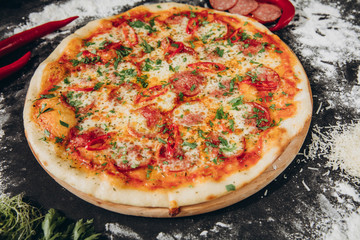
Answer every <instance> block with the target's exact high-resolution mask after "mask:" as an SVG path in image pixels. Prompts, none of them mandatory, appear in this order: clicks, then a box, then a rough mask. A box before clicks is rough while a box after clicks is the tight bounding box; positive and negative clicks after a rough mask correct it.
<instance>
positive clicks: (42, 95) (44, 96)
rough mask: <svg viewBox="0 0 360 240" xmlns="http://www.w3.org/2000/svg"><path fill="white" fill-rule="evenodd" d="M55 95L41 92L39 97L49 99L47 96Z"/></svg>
mask: <svg viewBox="0 0 360 240" xmlns="http://www.w3.org/2000/svg"><path fill="white" fill-rule="evenodd" d="M54 97H55V94H41V95H40V99H44V98H46V99H49V98H54Z"/></svg>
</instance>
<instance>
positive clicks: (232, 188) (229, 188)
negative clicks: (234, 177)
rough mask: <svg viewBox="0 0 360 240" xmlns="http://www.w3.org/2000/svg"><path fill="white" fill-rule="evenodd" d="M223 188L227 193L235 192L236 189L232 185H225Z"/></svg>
mask: <svg viewBox="0 0 360 240" xmlns="http://www.w3.org/2000/svg"><path fill="white" fill-rule="evenodd" d="M225 188H226V190H227V191H228V192H231V191H235V189H236V188H235V185H234V184H229V185H226V186H225Z"/></svg>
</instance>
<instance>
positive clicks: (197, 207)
mask: <svg viewBox="0 0 360 240" xmlns="http://www.w3.org/2000/svg"><path fill="white" fill-rule="evenodd" d="M309 127H310V119H309V120H308V121H307V122H306V123H305V125H304V128H303V130H302V131H301V132H300V133H299V134H298V135H297V136H296V137H295V138H293V140H292V141H291V142H290V144H289V145H288V146H287V147H286V148H285V150H284V152H283V153H282V154H281V155H280V156H279V157H278V158H277V159H276V160H275V161H274V162H273V163H272V164H271V165H270V166H269V167H268V168H267V169H266V170H265V171H264V172H263V173H262V174H260V175H259V176H258V177H257V178H255V179H254V180H252V181H251V182H250V183H249V184H247V185H245V186H243V187H241V188H240V189H237V190H236V191H233V192H231V193H229V194H227V195H225V196H222V197H220V198H216V199H213V200H211V201H208V202H203V203H199V204H194V205H188V206H182V207H180V212H179V213H178V214H177V215H176V216H175V217H186V216H192V215H198V214H202V213H207V212H212V211H215V210H218V209H221V208H224V207H227V206H230V205H232V204H235V203H237V202H239V201H241V200H243V199H245V198H247V197H249V196H251V195H253V194H255V193H256V192H258V191H260V190H261V189H262V188H264V187H265V186H266V185H268V184H269V183H270V182H272V181H273V180H274V179H275V178H276V177H277V176H279V175H280V174H281V173H282V172H283V171H284V170H285V168H286V167H287V166H288V165H289V164H290V163H291V162H292V160H293V159H294V158H295V156H296V155H297V153H298V152H299V150H300V148H301V146H302V144H303V142H304V140H305V138H306V135H307V132H308V130H309ZM30 147H31V145H30ZM33 153H34V151H33ZM34 155H35V156H36V154H35V153H34ZM36 158H37V157H36ZM38 162H39V163H40V165H41V166H42V167H43V168H44V169H45V171H46V172H47V173H48V174H49V175H50V176H51V177H52V178H53V179H54V180H55V181H56V182H58V183H59V184H60V185H61V186H63V187H64V188H66V189H67V190H69V191H70V192H71V193H73V194H74V195H76V196H78V197H79V198H81V199H83V200H85V201H87V202H89V203H92V204H94V205H96V206H99V207H102V208H104V209H107V210H110V211H113V212H117V213H122V214H126V215H133V216H141V217H156V218H169V217H172V216H170V214H169V209H168V208H161V207H137V206H131V205H124V204H116V203H112V202H108V201H104V200H100V199H97V198H95V197H93V196H91V195H88V194H85V193H83V192H81V191H79V190H77V189H75V188H73V187H72V186H71V185H69V184H68V183H66V182H65V181H63V180H61V179H58V178H57V177H55V176H54V175H53V174H51V173H50V172H48V171H47V170H46V168H45V167H44V166H43V165H42V163H41V162H40V161H39V160H38Z"/></svg>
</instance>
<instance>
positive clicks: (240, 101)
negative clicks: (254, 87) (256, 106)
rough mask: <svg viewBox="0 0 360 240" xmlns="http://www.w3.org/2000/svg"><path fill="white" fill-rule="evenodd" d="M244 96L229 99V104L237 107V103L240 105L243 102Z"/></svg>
mask: <svg viewBox="0 0 360 240" xmlns="http://www.w3.org/2000/svg"><path fill="white" fill-rule="evenodd" d="M243 99H244V96H239V97H237V98H233V99H231V100H230V101H229V103H230V104H231V106H232V107H233V108H234V109H237V108H236V107H237V106H239V105H242V104H244V100H243Z"/></svg>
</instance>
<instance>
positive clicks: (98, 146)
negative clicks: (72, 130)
mask: <svg viewBox="0 0 360 240" xmlns="http://www.w3.org/2000/svg"><path fill="white" fill-rule="evenodd" d="M109 137H110V135H109V134H106V135H102V136H100V137H97V138H95V139H93V140H91V141H89V142H88V143H87V144H86V146H85V149H86V150H89V151H99V150H104V149H106V148H108V147H109V144H107V143H106V139H108V138H109Z"/></svg>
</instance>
